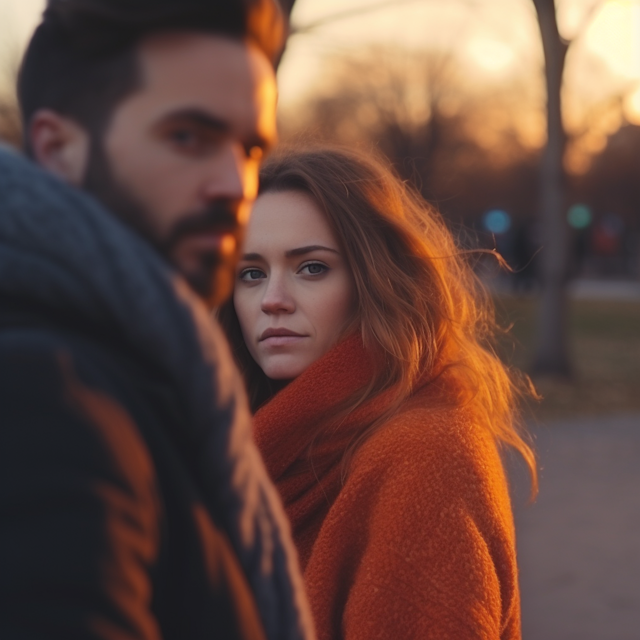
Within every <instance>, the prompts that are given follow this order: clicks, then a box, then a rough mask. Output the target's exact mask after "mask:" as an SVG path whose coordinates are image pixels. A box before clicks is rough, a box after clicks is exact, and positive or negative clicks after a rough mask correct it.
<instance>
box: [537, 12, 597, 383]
mask: <svg viewBox="0 0 640 640" xmlns="http://www.w3.org/2000/svg"><path fill="white" fill-rule="evenodd" d="M533 4H534V6H535V9H536V14H537V17H538V25H539V27H540V35H541V38H542V48H543V52H544V61H545V83H546V89H547V143H546V146H545V149H544V153H543V157H542V163H541V169H540V204H539V220H540V226H541V231H542V240H543V246H544V249H543V252H542V254H541V260H540V263H541V274H540V275H541V280H542V296H541V300H540V308H539V312H538V336H537V344H536V351H535V356H534V362H533V372H534V373H536V374H552V375H561V376H569V375H571V361H570V358H569V348H568V341H567V295H566V281H567V277H568V268H569V257H568V251H569V247H568V242H569V238H568V227H567V223H566V221H565V216H564V214H565V205H566V193H565V192H566V186H565V185H566V176H565V170H564V164H563V163H564V154H565V150H566V145H567V133H566V130H565V127H564V122H563V119H562V84H563V76H564V69H565V61H566V58H567V52H568V50H569V47H570V45H571V42H569V41H566V40H564V39H563V38H562V37H561V35H560V32H559V30H558V20H557V13H556V2H555V0H533ZM599 4H600V3H599V2H593V3H592V4H591V5H590V8H589V11H588V12H587V14H586V16H585V21H584V24H583V27H584V26H586V24H587V23H588V21H589V20H590V18H591V16H592V14H593V13H594V12H595V10H596V9H597V7H598V6H599Z"/></svg>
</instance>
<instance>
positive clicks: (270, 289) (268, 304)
mask: <svg viewBox="0 0 640 640" xmlns="http://www.w3.org/2000/svg"><path fill="white" fill-rule="evenodd" d="M261 308H262V311H263V312H264V313H268V314H276V313H293V311H294V310H295V308H296V305H295V300H294V298H293V295H292V294H291V292H290V291H289V288H288V287H287V283H286V282H285V278H282V277H279V276H275V277H274V275H273V274H272V275H271V277H270V278H269V281H268V283H267V287H266V289H265V292H264V295H263V296H262V302H261Z"/></svg>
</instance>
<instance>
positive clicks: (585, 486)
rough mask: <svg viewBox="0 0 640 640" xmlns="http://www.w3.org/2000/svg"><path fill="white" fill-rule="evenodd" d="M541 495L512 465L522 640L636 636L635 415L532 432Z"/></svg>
mask: <svg viewBox="0 0 640 640" xmlns="http://www.w3.org/2000/svg"><path fill="white" fill-rule="evenodd" d="M533 433H534V435H535V438H536V448H537V451H538V455H539V461H540V466H541V467H542V470H541V474H540V495H539V497H538V499H537V500H536V502H535V503H534V504H533V505H527V504H526V502H527V498H526V494H527V487H526V481H525V477H524V472H523V470H522V467H521V466H519V465H514V464H510V465H509V466H510V475H511V478H512V486H513V493H514V512H515V518H516V528H517V532H518V555H519V565H520V586H521V592H522V621H523V624H522V626H523V640H640V415H635V416H617V417H608V418H599V419H584V420H574V421H571V422H563V423H555V424H549V425H547V426H539V427H536V428H534V429H533Z"/></svg>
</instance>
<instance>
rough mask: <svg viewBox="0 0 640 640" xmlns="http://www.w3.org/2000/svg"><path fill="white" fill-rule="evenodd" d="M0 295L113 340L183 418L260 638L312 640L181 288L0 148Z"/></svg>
mask: <svg viewBox="0 0 640 640" xmlns="http://www.w3.org/2000/svg"><path fill="white" fill-rule="evenodd" d="M0 294H6V295H13V296H20V297H21V298H23V299H25V300H28V301H32V302H34V303H37V304H38V305H40V306H41V307H43V308H45V309H51V310H52V311H56V310H63V311H65V312H66V313H67V314H71V315H72V316H74V317H76V318H78V319H79V320H81V321H82V322H83V323H85V324H86V325H88V326H91V327H93V329H94V333H97V334H99V332H100V329H101V328H104V329H105V331H108V332H109V333H111V334H113V335H117V336H118V339H119V341H120V342H121V344H123V345H126V346H127V347H128V348H129V349H131V351H133V352H134V353H136V354H137V355H138V357H140V358H143V359H145V360H146V361H147V362H148V363H150V364H151V365H152V366H153V367H155V369H156V370H157V371H159V372H163V373H164V374H165V375H166V377H167V378H168V379H169V380H170V381H171V383H172V384H173V386H174V387H175V389H176V391H177V393H178V396H179V398H180V399H181V402H182V406H184V408H185V415H184V423H183V425H182V427H183V429H184V433H183V435H184V437H185V438H186V439H187V440H188V441H189V442H190V444H191V450H192V451H193V452H194V460H193V461H192V463H193V467H194V468H193V471H194V475H195V476H196V477H197V479H198V480H199V485H200V487H201V489H202V491H203V493H204V494H205V499H206V500H208V501H209V503H210V505H211V511H212V513H220V514H223V522H220V523H217V524H219V525H220V526H221V527H222V528H223V530H224V531H225V533H226V534H227V536H228V537H229V539H230V541H231V543H232V545H233V547H234V550H235V552H236V554H237V556H238V558H239V560H240V564H241V566H242V567H243V570H244V572H245V574H246V576H247V580H248V582H249V584H250V586H251V589H252V591H253V593H254V596H255V598H256V604H257V605H258V610H259V611H260V614H261V617H262V620H263V624H264V627H265V631H266V633H267V637H268V638H273V639H278V640H280V639H284V638H292V639H294V638H295V639H298V638H300V639H301V638H311V637H313V631H312V628H311V621H310V618H309V615H308V609H307V603H306V599H305V597H304V594H303V590H302V585H301V584H298V583H299V582H301V580H300V579H299V577H298V575H299V574H298V568H297V561H296V558H295V550H294V549H293V545H292V544H291V543H290V539H289V532H288V529H289V527H288V524H287V522H286V520H285V517H284V513H283V512H282V506H281V504H280V501H279V499H278V497H277V494H276V492H275V489H274V488H273V486H272V484H271V483H270V482H269V480H268V478H267V475H266V472H265V471H264V466H263V464H262V461H261V460H260V456H259V454H258V451H257V449H256V447H255V444H254V442H253V438H252V435H251V418H250V415H249V411H248V407H247V402H246V399H245V397H244V395H243V394H242V393H239V392H238V390H239V389H241V385H240V384H239V382H238V378H239V374H238V372H237V370H236V369H235V367H234V366H233V364H232V360H231V356H230V353H229V351H228V347H227V344H226V342H225V340H224V338H223V336H222V332H221V331H220V330H219V328H218V327H217V326H216V325H215V323H214V322H213V321H212V320H211V317H210V315H209V313H208V311H207V309H206V308H205V307H204V305H203V304H202V302H201V301H200V300H199V299H197V298H196V297H195V296H194V295H193V294H192V293H191V291H190V290H189V288H188V287H187V285H186V283H185V282H184V281H183V280H182V278H180V277H179V276H178V275H177V274H176V273H175V272H173V271H172V270H171V269H170V268H169V266H168V265H167V264H165V263H164V262H163V261H162V260H161V259H160V257H159V256H158V255H157V254H156V253H155V252H154V251H153V250H152V249H151V247H150V246H149V245H148V244H147V243H146V242H144V241H143V240H142V239H140V238H139V237H137V236H136V235H135V234H134V233H132V232H131V231H130V230H129V229H128V228H126V227H125V226H124V225H122V224H121V223H120V222H119V221H118V220H117V219H116V218H115V217H114V216H113V215H111V214H109V213H108V212H106V211H105V210H104V209H103V208H102V207H101V206H100V205H99V204H98V203H97V202H96V201H95V200H93V199H92V198H90V197H89V196H87V195H86V194H84V193H82V192H80V191H78V190H77V189H74V188H71V187H69V186H67V185H65V184H63V183H62V182H61V181H60V180H58V179H57V178H55V177H53V176H51V175H48V174H46V173H45V172H43V171H42V170H40V169H39V168H38V167H36V165H34V164H32V163H30V162H28V161H27V160H25V159H24V158H22V157H20V156H18V155H17V154H15V153H12V152H10V151H8V150H6V149H3V148H2V147H0Z"/></svg>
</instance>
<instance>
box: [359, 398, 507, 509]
mask: <svg viewBox="0 0 640 640" xmlns="http://www.w3.org/2000/svg"><path fill="white" fill-rule="evenodd" d="M348 478H349V480H350V481H351V482H352V486H354V487H355V486H357V485H358V484H362V485H363V486H365V485H367V484H369V483H375V484H376V485H377V486H378V487H379V488H380V489H382V488H383V486H384V485H390V486H405V487H408V486H411V485H413V486H414V487H416V486H417V487H421V489H422V492H423V495H425V496H426V495H427V494H429V493H431V492H436V493H438V494H439V495H440V496H441V497H442V498H443V499H447V496H452V495H455V496H456V497H457V498H459V499H462V498H463V497H464V496H465V495H467V494H468V495H467V497H468V498H470V499H471V500H476V499H477V498H479V497H480V496H481V495H484V496H485V497H488V496H490V495H492V496H494V498H495V497H498V496H500V497H499V500H500V502H503V499H504V498H505V497H506V478H505V475H504V470H503V466H502V461H501V457H500V454H499V452H498V447H497V444H496V442H495V440H494V437H493V436H492V434H491V433H490V431H489V429H488V427H487V426H486V424H485V423H483V421H482V420H481V419H480V418H479V417H477V416H475V415H473V413H472V412H471V411H470V410H468V409H466V408H465V407H464V406H462V407H461V406H458V405H449V406H447V405H439V406H430V404H429V402H425V401H423V399H421V398H419V397H418V398H412V399H410V400H409V401H407V402H406V403H405V405H403V406H402V407H401V408H400V410H399V411H397V412H396V413H395V414H394V415H393V416H392V417H391V418H390V419H389V420H388V421H386V422H385V423H384V424H382V425H381V426H380V427H379V428H378V429H377V430H376V431H375V432H374V433H373V434H372V435H371V436H370V437H369V438H368V439H367V440H366V441H365V442H364V443H363V444H362V446H361V447H360V448H359V449H358V451H357V452H356V454H355V456H354V458H353V460H352V464H351V467H350V470H349V476H348Z"/></svg>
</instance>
